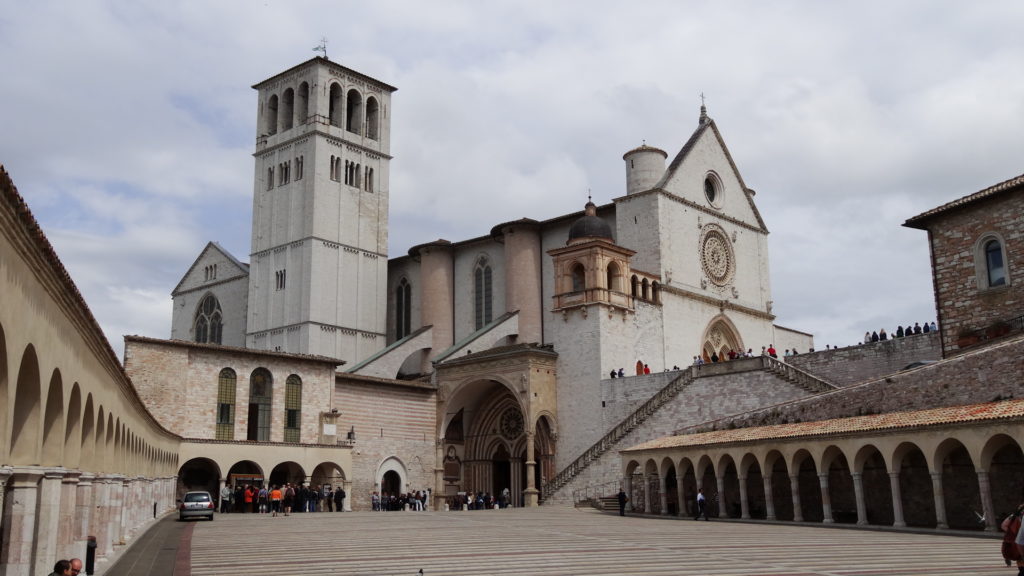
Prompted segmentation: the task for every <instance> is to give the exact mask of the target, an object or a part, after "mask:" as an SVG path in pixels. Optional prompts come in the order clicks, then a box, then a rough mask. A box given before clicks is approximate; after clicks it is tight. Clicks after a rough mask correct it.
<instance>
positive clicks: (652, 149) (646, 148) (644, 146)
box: [622, 143, 668, 160]
mask: <svg viewBox="0 0 1024 576" xmlns="http://www.w3.org/2000/svg"><path fill="white" fill-rule="evenodd" d="M637 152H657V153H658V154H661V155H662V156H664V157H665V158H668V153H667V152H665V151H664V150H662V149H661V148H655V147H654V146H648V145H647V144H646V143H645V144H642V145H640V146H637V147H636V148H633V149H632V150H630V151H629V152H626V153H625V154H623V155H622V159H623V160H625V159H626V158H629V157H630V156H632V155H633V154H636V153H637Z"/></svg>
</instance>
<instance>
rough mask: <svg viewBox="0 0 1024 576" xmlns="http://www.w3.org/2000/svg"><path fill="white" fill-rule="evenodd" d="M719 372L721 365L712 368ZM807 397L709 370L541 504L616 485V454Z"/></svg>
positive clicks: (764, 379) (780, 384)
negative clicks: (676, 432) (675, 433)
mask: <svg viewBox="0 0 1024 576" xmlns="http://www.w3.org/2000/svg"><path fill="white" fill-rule="evenodd" d="M736 364H737V365H738V364H739V363H738V362H737V363H736ZM725 367H726V366H725V365H723V366H722V367H719V366H715V367H714V368H723V369H724V368H725ZM709 368H710V367H709ZM672 374H676V375H678V373H672ZM652 376H653V375H652ZM659 377H660V375H659ZM625 380H629V379H625ZM807 394H808V392H807V391H805V390H803V389H802V388H799V387H797V386H795V385H794V384H791V383H789V382H786V381H785V380H782V379H780V378H779V377H777V376H775V375H774V374H772V373H770V372H767V371H764V370H757V371H747V372H741V373H735V372H728V371H727V372H726V373H724V374H717V373H713V372H712V371H711V370H709V371H707V372H706V373H702V374H701V375H700V376H698V377H697V379H696V380H695V381H694V382H693V383H691V384H690V385H689V386H687V387H685V388H683V390H682V391H681V392H680V393H679V394H678V395H677V396H676V397H675V398H674V399H672V400H671V401H669V402H668V403H667V404H665V405H664V406H662V407H661V409H660V410H658V411H657V412H655V413H654V414H652V415H651V416H650V418H648V419H647V420H646V421H645V422H644V423H643V424H641V425H640V426H638V427H637V428H636V429H634V430H633V431H632V432H630V433H629V434H627V435H626V436H625V437H624V438H623V439H622V440H621V441H619V443H618V445H617V446H616V447H614V448H612V449H611V450H608V451H607V452H605V453H604V454H602V455H601V457H600V458H598V460H596V461H595V462H592V463H591V464H590V466H588V467H587V468H586V469H584V470H583V471H582V472H581V473H580V475H579V476H577V477H576V478H574V479H573V480H572V481H570V482H569V483H568V484H566V485H565V486H563V487H562V488H561V489H559V490H558V491H557V492H555V493H554V494H552V495H550V496H549V497H548V498H547V499H546V500H545V503H546V504H572V502H573V491H575V490H577V489H582V488H587V487H597V486H602V485H611V484H613V483H617V482H618V481H619V480H620V479H621V478H622V462H621V459H620V457H619V450H621V449H624V448H628V447H630V446H635V445H637V444H640V443H642V442H646V441H647V440H651V439H653V438H658V437H661V436H667V435H669V434H672V432H673V430H675V429H677V428H679V427H684V426H692V425H695V424H697V423H700V422H707V421H708V420H714V419H716V418H721V417H722V416H723V415H726V414H734V413H736V411H737V410H740V411H742V410H744V409H753V408H754V407H757V406H764V405H773V404H778V403H782V402H789V401H792V400H795V399H798V398H802V397H805V396H807ZM616 487H617V484H616ZM612 493H614V491H613V492H612Z"/></svg>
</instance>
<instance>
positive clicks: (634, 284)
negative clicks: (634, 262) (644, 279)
mask: <svg viewBox="0 0 1024 576" xmlns="http://www.w3.org/2000/svg"><path fill="white" fill-rule="evenodd" d="M629 293H630V294H631V295H632V296H633V298H639V297H640V280H639V279H637V277H636V274H634V275H633V277H632V278H630V279H629Z"/></svg>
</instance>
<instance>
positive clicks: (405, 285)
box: [395, 278, 412, 340]
mask: <svg viewBox="0 0 1024 576" xmlns="http://www.w3.org/2000/svg"><path fill="white" fill-rule="evenodd" d="M411 332H412V285H411V284H409V281H408V280H406V279H405V278H402V280H401V281H399V282H398V288H395V339H396V340H401V339H402V338H405V337H406V336H408V335H409V334H410V333H411Z"/></svg>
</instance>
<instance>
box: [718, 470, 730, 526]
mask: <svg viewBox="0 0 1024 576" xmlns="http://www.w3.org/2000/svg"><path fill="white" fill-rule="evenodd" d="M715 483H716V485H717V488H718V517H719V518H728V517H729V512H728V511H727V510H726V509H725V476H717V475H716V476H715Z"/></svg>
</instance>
